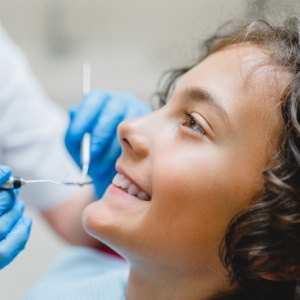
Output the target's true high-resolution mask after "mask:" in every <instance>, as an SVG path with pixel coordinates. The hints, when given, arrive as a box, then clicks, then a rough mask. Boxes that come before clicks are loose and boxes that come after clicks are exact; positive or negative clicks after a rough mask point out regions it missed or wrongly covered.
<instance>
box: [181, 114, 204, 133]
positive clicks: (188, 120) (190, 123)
mask: <svg viewBox="0 0 300 300" xmlns="http://www.w3.org/2000/svg"><path fill="white" fill-rule="evenodd" d="M183 114H184V117H185V122H184V123H182V125H183V126H185V127H188V128H190V129H191V130H193V131H194V132H196V134H199V135H205V130H204V129H203V127H202V126H201V125H200V124H199V123H198V122H197V121H196V120H195V118H194V117H193V116H192V115H191V113H190V112H188V111H187V109H184V111H183ZM194 126H195V127H197V129H192V128H193V127H194Z"/></svg>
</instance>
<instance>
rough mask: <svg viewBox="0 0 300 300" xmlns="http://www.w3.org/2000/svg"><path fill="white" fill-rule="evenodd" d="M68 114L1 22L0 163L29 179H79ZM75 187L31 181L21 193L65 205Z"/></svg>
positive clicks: (38, 203)
mask: <svg viewBox="0 0 300 300" xmlns="http://www.w3.org/2000/svg"><path fill="white" fill-rule="evenodd" d="M67 123H68V118H67V114H66V113H65V112H64V111H63V110H62V109H61V108H60V107H59V106H58V105H56V104H54V103H53V102H52V101H50V99H49V98H48V97H47V95H46V94H45V93H44V91H43V90H42V88H41V87H40V85H39V84H38V82H37V80H36V78H35V77H34V75H33V74H32V71H31V69H30V67H29V65H28V62H27V61H26V58H25V56H24V55H23V53H22V51H21V50H20V49H19V48H18V47H17V46H16V45H15V44H14V43H13V42H12V40H11V39H10V38H9V36H8V35H7V33H6V32H5V31H4V29H3V28H1V26H0V124H1V125H0V164H2V165H7V166H10V167H11V168H12V170H13V175H15V176H21V177H23V178H25V179H55V180H59V181H61V180H63V179H65V177H66V176H67V175H68V177H67V178H68V179H78V178H79V172H78V170H77V167H76V166H75V164H74V163H73V161H72V160H71V158H69V156H68V154H67V151H66V150H65V147H64V145H63V138H64V132H65V128H66V125H67ZM74 189H76V190H77V188H74V187H60V186H54V185H46V184H43V185H30V186H29V185H28V186H24V187H23V188H22V189H21V190H22V191H21V194H20V198H22V199H24V200H25V201H26V202H27V203H28V204H30V205H31V206H34V207H35V208H38V209H40V210H47V209H51V208H53V207H55V206H56V205H58V204H60V203H61V202H62V201H64V200H65V199H67V198H68V196H70V195H71V194H72V193H74Z"/></svg>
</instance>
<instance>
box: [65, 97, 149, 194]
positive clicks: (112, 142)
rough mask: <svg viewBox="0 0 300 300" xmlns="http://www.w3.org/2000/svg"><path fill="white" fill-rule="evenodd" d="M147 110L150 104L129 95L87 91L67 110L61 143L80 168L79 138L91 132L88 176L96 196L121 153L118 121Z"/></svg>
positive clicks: (110, 175) (108, 178)
mask: <svg viewBox="0 0 300 300" xmlns="http://www.w3.org/2000/svg"><path fill="white" fill-rule="evenodd" d="M150 111H151V109H150V106H148V105H146V104H145V103H143V102H141V101H139V100H138V99H137V98H136V97H134V96H132V95H130V94H126V93H112V92H106V91H94V92H92V93H90V94H89V95H87V96H86V97H84V99H83V101H82V102H81V103H80V104H79V106H77V107H74V108H72V109H71V110H70V124H69V128H68V130H67V133H66V136H65V144H66V147H67V149H68V151H69V152H70V154H71V156H72V157H73V159H74V160H75V162H76V163H77V164H78V166H79V167H82V166H81V164H80V148H81V141H82V138H83V135H84V134H85V133H86V132H89V133H91V164H90V168H89V175H90V176H91V178H92V179H93V181H94V184H95V189H96V195H97V197H98V198H101V196H102V195H103V193H104V191H105V189H106V188H107V187H108V185H109V184H110V183H111V181H112V179H113V177H114V176H115V174H116V170H115V163H116V160H117V158H118V157H119V156H120V154H121V144H120V142H119V140H118V137H117V127H118V125H119V123H120V122H122V121H123V120H126V119H130V118H135V117H138V116H141V115H144V114H147V113H149V112H150Z"/></svg>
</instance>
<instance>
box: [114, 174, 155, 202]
mask: <svg viewBox="0 0 300 300" xmlns="http://www.w3.org/2000/svg"><path fill="white" fill-rule="evenodd" d="M112 184H113V185H114V186H116V187H118V188H120V189H122V190H124V191H125V192H127V193H128V194H130V195H132V196H134V197H136V198H138V199H140V200H144V201H150V199H151V197H150V196H149V195H148V194H147V193H146V192H145V191H142V190H141V189H140V188H139V187H137V186H136V185H135V184H134V183H133V182H132V181H131V180H130V179H129V178H128V177H126V176H125V175H124V174H121V173H117V174H116V175H115V177H114V179H113V181H112Z"/></svg>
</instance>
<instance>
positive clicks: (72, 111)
mask: <svg viewBox="0 0 300 300" xmlns="http://www.w3.org/2000/svg"><path fill="white" fill-rule="evenodd" d="M77 110H78V105H76V106H75V105H74V106H71V107H70V108H69V118H70V123H71V122H73V120H74V118H75V115H76V112H77Z"/></svg>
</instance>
